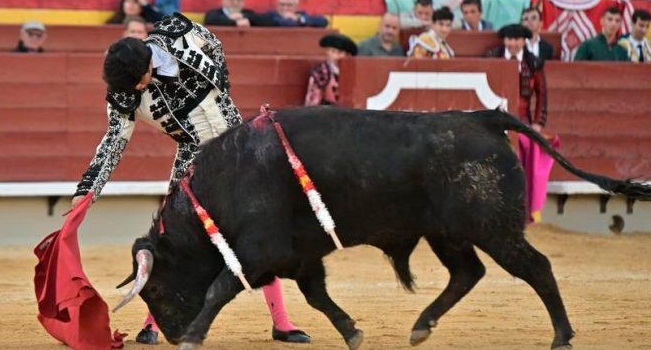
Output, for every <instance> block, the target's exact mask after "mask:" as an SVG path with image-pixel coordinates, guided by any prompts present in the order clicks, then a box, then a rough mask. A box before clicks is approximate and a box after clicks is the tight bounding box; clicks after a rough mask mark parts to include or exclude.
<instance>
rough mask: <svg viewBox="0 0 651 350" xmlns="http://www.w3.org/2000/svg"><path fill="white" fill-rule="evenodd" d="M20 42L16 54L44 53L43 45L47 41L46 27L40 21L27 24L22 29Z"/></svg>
mask: <svg viewBox="0 0 651 350" xmlns="http://www.w3.org/2000/svg"><path fill="white" fill-rule="evenodd" d="M19 38H20V40H19V41H18V45H17V46H16V48H15V49H14V52H22V53H38V52H43V45H44V44H45V39H47V33H46V32H45V25H44V24H43V23H42V22H39V21H29V22H25V23H24V24H23V26H22V28H21V29H20V36H19Z"/></svg>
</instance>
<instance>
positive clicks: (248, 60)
mask: <svg viewBox="0 0 651 350" xmlns="http://www.w3.org/2000/svg"><path fill="white" fill-rule="evenodd" d="M102 60H103V55H102V54H41V55H16V54H0V65H1V66H3V67H11V69H4V70H0V116H1V121H2V122H1V123H0V181H64V180H65V181H75V180H78V179H79V177H80V176H81V173H82V172H83V170H85V167H86V166H87V165H88V162H89V161H90V158H91V156H92V155H93V154H94V148H95V146H96V145H97V143H98V142H99V140H100V139H101V137H102V135H103V133H104V131H105V130H106V112H105V110H106V102H105V101H104V96H105V89H106V87H105V85H104V83H103V82H102V81H101V78H100V77H101V64H102ZM228 62H229V67H230V70H231V82H232V85H233V90H232V92H233V97H234V99H235V102H236V103H237V104H238V106H239V107H240V108H241V112H242V114H243V115H244V116H247V117H251V116H254V115H256V113H257V112H258V111H259V107H260V105H261V104H262V103H271V105H272V106H274V107H275V108H281V107H286V106H296V105H302V104H303V99H304V97H305V91H306V87H307V83H306V79H307V78H306V77H307V76H308V74H309V70H310V68H311V67H312V66H313V65H314V64H316V63H317V62H318V58H315V57H300V56H298V57H280V56H237V55H234V56H229V58H228ZM173 155H174V142H173V141H172V140H171V139H167V138H166V137H165V136H163V135H162V134H160V132H158V131H157V130H155V129H153V128H151V127H149V126H147V125H144V124H142V125H139V126H138V127H137V128H136V132H135V134H134V135H133V136H132V141H131V142H130V144H129V146H128V150H127V152H126V156H125V157H124V158H123V160H122V163H121V164H120V166H119V168H118V171H117V172H116V173H115V175H114V177H113V178H114V179H116V180H130V179H131V180H133V179H137V180H164V179H167V178H168V176H169V169H170V168H171V163H172V159H173Z"/></svg>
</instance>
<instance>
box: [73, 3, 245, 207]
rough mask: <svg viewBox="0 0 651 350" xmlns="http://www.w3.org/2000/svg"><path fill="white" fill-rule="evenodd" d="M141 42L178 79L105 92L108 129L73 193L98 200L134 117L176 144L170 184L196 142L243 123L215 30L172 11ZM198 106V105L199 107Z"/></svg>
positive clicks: (184, 166) (191, 154)
mask: <svg viewBox="0 0 651 350" xmlns="http://www.w3.org/2000/svg"><path fill="white" fill-rule="evenodd" d="M145 42H146V43H148V44H154V45H156V46H158V47H160V48H161V49H163V50H164V51H166V52H168V53H169V54H171V55H172V56H173V57H174V58H175V59H176V60H177V62H178V64H179V77H178V79H172V81H167V79H166V80H165V82H162V79H161V80H158V79H153V80H152V82H151V83H150V84H149V85H148V86H147V88H146V89H144V90H143V91H139V92H136V93H125V92H120V93H116V92H108V93H107V97H106V100H107V102H108V105H107V114H108V124H109V125H108V130H107V131H106V134H105V135H104V137H103V138H102V141H101V142H100V144H99V145H98V146H97V151H96V153H95V157H94V158H93V159H92V161H91V162H90V165H89V167H88V169H87V170H86V172H85V173H84V174H83V176H82V179H81V181H80V182H79V184H78V185H77V191H76V192H75V196H77V195H84V194H86V193H88V192H89V191H91V190H92V191H93V192H94V196H95V199H97V196H99V193H100V192H101V190H102V188H103V187H104V185H105V184H106V182H107V181H108V180H109V177H110V176H111V174H112V173H113V171H114V170H115V168H116V166H117V165H118V162H119V161H120V159H121V158H122V153H123V152H124V149H125V148H126V145H127V143H128V142H129V139H130V138H131V135H132V133H133V130H134V128H135V125H136V121H137V120H138V119H141V120H143V121H145V122H147V123H148V124H151V125H153V126H154V127H156V128H157V129H159V130H161V131H162V132H164V133H166V134H167V135H169V136H170V137H172V138H173V139H174V140H175V141H176V142H177V143H178V149H177V153H176V159H175V161H174V166H173V169H172V174H171V180H170V181H171V182H172V183H174V182H176V181H178V179H180V178H181V176H182V175H183V174H184V173H185V170H186V169H187V167H188V165H189V164H190V162H191V161H192V159H194V156H195V155H196V153H197V151H198V150H199V145H200V144H202V143H204V142H206V141H208V140H210V139H212V138H213V137H216V136H218V135H219V134H221V133H222V132H224V131H225V130H226V129H228V128H231V127H233V126H235V125H238V124H240V123H242V117H241V116H240V113H239V110H238V109H237V107H236V106H235V104H234V103H233V100H232V99H231V97H230V95H229V82H228V68H227V67H226V60H225V58H224V52H223V50H222V44H221V42H220V41H219V39H217V37H215V35H214V34H212V33H211V32H210V31H208V29H206V28H205V27H203V26H201V25H199V24H197V23H193V22H192V21H190V20H189V19H187V18H186V17H184V16H183V15H181V14H179V13H175V14H174V15H173V16H170V17H166V18H165V19H163V20H162V21H160V22H158V23H156V24H155V25H154V30H153V31H152V32H151V33H150V35H149V37H148V38H147V39H146V40H145ZM208 99H211V100H214V103H212V101H209V102H210V103H209V104H208V105H207V106H203V104H204V103H205V102H206V101H207V100H208ZM199 104H202V108H197V106H199ZM211 106H212V107H215V106H216V108H210V107H211Z"/></svg>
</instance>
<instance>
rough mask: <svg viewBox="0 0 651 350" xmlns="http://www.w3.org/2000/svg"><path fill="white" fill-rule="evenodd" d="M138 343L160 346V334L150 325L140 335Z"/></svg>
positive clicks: (137, 338)
mask: <svg viewBox="0 0 651 350" xmlns="http://www.w3.org/2000/svg"><path fill="white" fill-rule="evenodd" d="M136 341H137V342H138V343H141V344H150V345H156V344H158V332H156V331H155V330H153V329H151V325H150V324H148V325H147V326H145V328H143V329H142V330H141V331H140V333H138V335H137V336H136Z"/></svg>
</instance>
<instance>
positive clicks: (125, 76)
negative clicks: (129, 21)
mask: <svg viewBox="0 0 651 350" xmlns="http://www.w3.org/2000/svg"><path fill="white" fill-rule="evenodd" d="M150 62H151V49H150V48H149V47H148V46H147V45H145V43H144V42H143V41H142V40H140V39H136V38H122V39H120V40H118V41H116V42H115V43H113V44H112V45H111V46H110V47H109V49H108V52H107V53H106V59H105V60H104V75H103V77H102V78H103V79H104V81H105V82H106V84H108V89H109V91H115V92H118V91H128V92H131V91H134V90H135V88H136V85H138V82H140V80H141V79H142V76H143V75H145V74H146V73H147V71H148V70H149V64H150Z"/></svg>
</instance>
